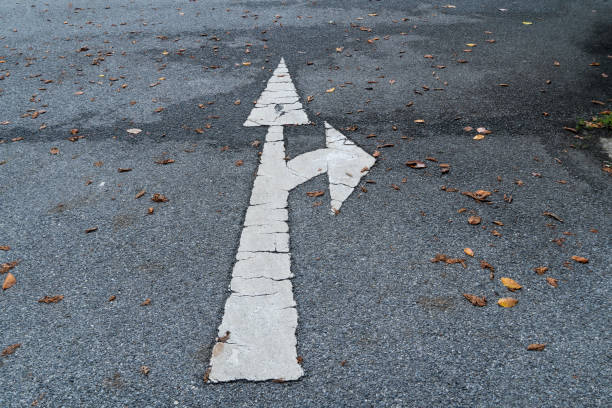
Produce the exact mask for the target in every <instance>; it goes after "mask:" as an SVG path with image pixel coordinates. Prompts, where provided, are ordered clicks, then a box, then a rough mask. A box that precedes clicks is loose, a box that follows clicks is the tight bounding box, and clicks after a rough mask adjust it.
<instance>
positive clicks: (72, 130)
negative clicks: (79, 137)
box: [70, 129, 79, 136]
mask: <svg viewBox="0 0 612 408" xmlns="http://www.w3.org/2000/svg"><path fill="white" fill-rule="evenodd" d="M77 133H79V129H70V134H71V135H73V136H74V135H76V134H77Z"/></svg>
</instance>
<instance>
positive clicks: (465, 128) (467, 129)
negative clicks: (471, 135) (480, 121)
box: [463, 126, 474, 132]
mask: <svg viewBox="0 0 612 408" xmlns="http://www.w3.org/2000/svg"><path fill="white" fill-rule="evenodd" d="M463 130H464V131H466V132H471V131H472V130H474V128H473V127H471V126H466V127H464V128H463Z"/></svg>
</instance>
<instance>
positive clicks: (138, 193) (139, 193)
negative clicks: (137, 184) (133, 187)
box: [134, 190, 147, 200]
mask: <svg viewBox="0 0 612 408" xmlns="http://www.w3.org/2000/svg"><path fill="white" fill-rule="evenodd" d="M146 193H147V192H146V191H145V190H140V191H139V192H137V193H136V195H135V196H134V198H135V199H136V200H137V199H139V198H140V197H142V196H143V195H145V194H146Z"/></svg>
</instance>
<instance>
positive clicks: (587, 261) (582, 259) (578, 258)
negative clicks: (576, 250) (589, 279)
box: [572, 255, 589, 264]
mask: <svg viewBox="0 0 612 408" xmlns="http://www.w3.org/2000/svg"><path fill="white" fill-rule="evenodd" d="M572 259H573V260H574V261H576V262H578V263H583V264H585V263H589V260H588V259H587V258H585V257H582V256H576V255H574V256H572Z"/></svg>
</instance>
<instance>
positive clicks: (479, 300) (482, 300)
mask: <svg viewBox="0 0 612 408" xmlns="http://www.w3.org/2000/svg"><path fill="white" fill-rule="evenodd" d="M463 297H465V298H466V299H467V300H469V301H470V303H471V304H472V305H474V306H479V307H483V306H486V305H487V298H486V297H484V296H482V297H480V296H476V295H471V294H469V293H464V294H463Z"/></svg>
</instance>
